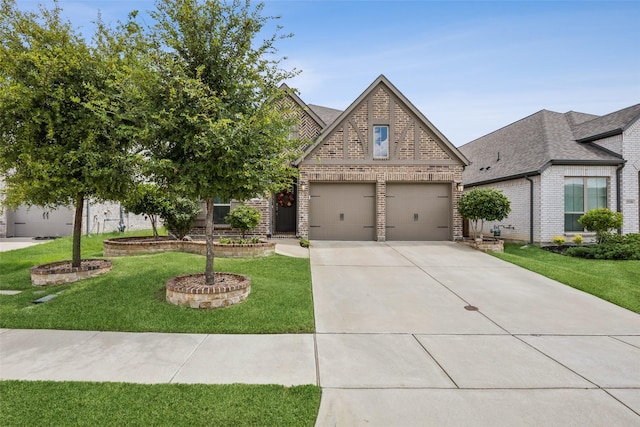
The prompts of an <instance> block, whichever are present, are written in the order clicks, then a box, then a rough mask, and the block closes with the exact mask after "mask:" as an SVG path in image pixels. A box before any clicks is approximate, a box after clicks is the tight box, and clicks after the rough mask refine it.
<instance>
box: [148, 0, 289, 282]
mask: <svg viewBox="0 0 640 427" xmlns="http://www.w3.org/2000/svg"><path fill="white" fill-rule="evenodd" d="M262 9H263V5H262V4H260V5H257V6H256V7H252V6H251V5H250V2H249V1H244V2H241V1H237V0H236V1H232V2H224V1H219V0H206V1H198V0H159V1H158V2H157V9H156V10H155V11H153V12H152V16H153V18H154V20H155V22H156V25H155V26H154V27H153V29H152V34H153V40H154V41H155V44H156V45H157V46H158V49H157V51H156V55H157V58H158V59H157V61H156V63H157V69H156V71H157V75H158V76H159V77H158V80H157V82H156V83H157V87H156V88H155V89H154V90H153V93H151V94H150V96H151V97H152V98H153V99H155V102H156V104H157V106H158V108H157V110H156V112H155V113H154V115H153V119H152V123H153V126H154V127H155V130H156V133H155V134H154V138H153V141H154V142H153V143H152V144H151V145H150V153H151V157H152V158H153V159H154V162H153V165H154V166H155V170H154V176H155V179H156V180H157V181H160V182H161V183H162V185H166V186H170V187H171V188H174V189H176V191H178V192H180V193H181V194H183V195H185V196H186V197H189V198H197V199H200V200H203V201H205V202H206V243H207V256H206V266H205V281H206V284H207V285H213V284H214V283H215V275H214V265H213V261H214V253H213V250H214V245H213V203H214V198H215V197H219V198H221V199H227V200H228V199H237V200H247V199H250V198H253V197H259V196H264V195H266V194H267V193H269V192H274V191H277V190H278V189H280V188H282V187H283V186H284V185H286V184H288V183H289V182H290V181H291V178H292V176H293V175H294V169H292V168H290V167H289V161H290V160H291V158H290V157H289V156H288V155H287V154H286V153H289V152H293V148H295V147H294V145H295V144H296V142H295V141H291V140H289V139H288V138H287V136H288V134H289V129H290V127H291V125H292V124H293V123H292V122H291V120H290V119H289V118H288V117H291V114H288V112H287V111H286V110H285V109H284V108H282V107H283V103H282V102H281V101H282V99H283V97H284V96H285V95H286V94H285V93H284V92H283V91H282V90H281V89H280V85H281V83H282V82H283V81H284V80H286V79H288V78H290V77H292V76H293V75H294V74H295V72H294V71H285V70H283V69H281V67H280V64H281V61H282V59H278V58H276V57H275V54H276V52H277V50H276V49H275V43H276V41H277V40H279V39H280V38H281V37H288V36H286V35H285V36H280V35H279V31H280V28H279V27H277V28H276V29H274V34H273V35H272V36H271V37H269V38H267V39H264V40H259V39H258V36H259V35H260V34H262V31H263V29H264V28H265V25H266V24H267V23H268V22H270V20H272V19H273V18H271V17H264V16H262Z"/></svg>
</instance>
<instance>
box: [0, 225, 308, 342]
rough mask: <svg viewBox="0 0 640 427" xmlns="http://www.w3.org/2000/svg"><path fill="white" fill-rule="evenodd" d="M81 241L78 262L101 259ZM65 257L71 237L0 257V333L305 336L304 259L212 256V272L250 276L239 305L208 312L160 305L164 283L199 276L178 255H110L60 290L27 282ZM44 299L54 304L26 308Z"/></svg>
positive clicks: (96, 242) (195, 259)
mask: <svg viewBox="0 0 640 427" xmlns="http://www.w3.org/2000/svg"><path fill="white" fill-rule="evenodd" d="M109 237H113V235H96V236H91V237H83V240H82V241H83V251H82V254H83V258H96V257H102V241H103V240H104V239H105V238H109ZM70 257H71V239H70V238H61V239H57V240H55V241H53V242H48V243H44V244H41V245H36V246H31V247H29V248H24V249H19V250H15V251H9V252H3V253H2V256H1V257H0V289H5V290H20V291H22V292H21V293H19V294H17V295H0V328H12V329H70V330H96V331H128V332H182V333H210V334H277V333H312V332H314V330H315V327H314V317H313V316H314V314H313V298H312V292H311V272H310V266H309V259H306V258H291V257H285V256H281V255H272V256H269V257H264V258H254V259H225V258H219V257H216V258H215V270H216V271H220V272H222V271H224V272H232V273H238V274H244V275H248V276H250V277H251V294H250V295H249V297H248V298H247V300H246V301H244V302H243V303H241V304H238V305H234V306H230V307H227V308H223V309H215V310H198V309H191V308H187V307H179V306H175V305H172V304H170V303H168V302H166V301H165V282H166V281H167V279H169V278H171V277H174V276H178V275H182V274H189V273H199V272H203V271H204V266H205V258H204V257H203V256H200V255H192V254H186V253H179V252H170V253H160V254H153V255H138V256H126V257H112V258H110V259H111V260H112V261H113V269H112V271H110V272H109V273H106V274H104V275H101V276H97V277H94V278H90V279H85V280H82V281H79V282H76V283H71V284H67V285H59V286H46V287H35V286H32V285H31V282H30V276H29V268H30V267H32V266H34V265H39V264H43V263H49V262H53V261H62V260H68V259H70ZM49 294H58V295H57V296H56V297H55V298H54V299H51V300H50V301H48V302H46V303H43V304H33V300H35V299H38V298H41V297H43V296H46V295H49Z"/></svg>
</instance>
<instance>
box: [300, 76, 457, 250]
mask: <svg viewBox="0 0 640 427" xmlns="http://www.w3.org/2000/svg"><path fill="white" fill-rule="evenodd" d="M375 125H386V126H389V157H388V159H383V160H380V159H373V126H375ZM462 159H463V157H462V156H461V155H459V153H456V149H455V148H454V147H453V146H451V145H450V143H448V141H446V140H445V139H444V137H442V136H441V135H440V134H439V132H438V131H437V130H436V129H435V128H433V126H432V125H431V124H430V123H429V122H428V121H427V120H426V119H424V117H423V116H422V115H421V114H420V113H419V112H418V111H417V110H415V108H414V107H413V106H411V104H410V103H409V102H408V101H407V100H406V99H405V98H404V96H403V95H402V94H400V93H399V92H398V91H397V90H396V89H395V88H393V87H392V86H391V85H390V84H389V83H388V81H386V79H384V78H382V79H379V80H378V81H377V82H374V84H373V85H372V86H371V87H370V88H369V90H367V91H365V93H364V94H363V95H362V96H361V97H360V98H359V100H358V101H357V102H356V103H354V104H353V105H352V107H351V108H350V109H349V110H347V112H345V113H344V114H343V115H342V116H341V118H340V120H339V122H337V123H334V124H332V125H331V126H329V127H328V128H327V129H325V132H324V133H323V134H322V135H321V141H320V142H319V143H318V144H317V145H316V146H315V148H314V149H313V150H312V151H311V152H310V153H308V154H307V156H306V157H305V160H304V161H303V162H301V164H300V165H299V170H300V174H299V180H298V188H299V190H298V191H299V194H298V200H299V205H298V234H299V235H300V236H303V237H308V236H309V199H310V193H309V190H310V185H311V184H312V183H314V182H342V183H356V182H368V183H375V184H376V239H377V240H378V241H384V240H386V187H387V183H389V182H393V183H403V182H404V183H449V184H450V185H451V195H452V197H451V206H450V215H451V221H450V225H451V227H450V229H451V230H452V233H451V236H450V238H451V239H457V238H460V237H462V218H461V217H460V215H459V214H458V212H457V209H456V208H455V206H456V205H457V201H458V199H459V198H460V196H461V192H459V191H457V190H456V185H455V183H456V182H460V181H461V180H462V171H463V168H464V164H465V163H464V162H465V160H462Z"/></svg>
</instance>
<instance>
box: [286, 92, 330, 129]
mask: <svg viewBox="0 0 640 427" xmlns="http://www.w3.org/2000/svg"><path fill="white" fill-rule="evenodd" d="M280 89H283V90H286V91H287V93H288V94H289V97H290V98H291V99H292V100H293V101H294V102H295V103H296V104H298V106H299V107H300V108H301V109H302V110H303V111H306V112H307V113H308V114H309V116H311V118H312V119H313V120H314V121H315V122H316V123H318V125H319V126H320V127H321V128H324V127H326V126H327V122H325V121H324V120H323V119H322V117H321V116H320V115H319V114H318V113H317V112H316V111H315V110H314V109H313V108H311V106H309V105H307V104H306V103H305V102H304V101H303V100H302V99H301V98H300V97H299V96H298V95H297V94H296V92H295V91H294V90H293V89H291V88H290V87H289V86H287V84H286V83H282V84H281V85H280Z"/></svg>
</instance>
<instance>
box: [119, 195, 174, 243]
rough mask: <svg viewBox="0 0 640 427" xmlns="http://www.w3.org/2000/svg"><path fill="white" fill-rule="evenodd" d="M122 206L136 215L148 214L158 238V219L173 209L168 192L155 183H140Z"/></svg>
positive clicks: (154, 235) (154, 234)
mask: <svg viewBox="0 0 640 427" xmlns="http://www.w3.org/2000/svg"><path fill="white" fill-rule="evenodd" d="M122 206H124V208H125V209H126V210H128V211H129V212H131V213H134V214H136V215H146V216H147V217H149V221H150V222H151V228H152V229H153V237H155V238H156V239H157V238H158V220H159V219H160V217H162V216H164V215H166V214H167V212H168V211H169V209H171V202H170V200H169V197H168V196H167V195H166V193H165V192H164V191H163V190H162V189H160V188H159V187H158V186H157V185H155V184H139V185H138V187H137V188H136V189H135V191H133V192H131V193H130V194H129V196H128V197H127V199H126V200H124V201H123V203H122Z"/></svg>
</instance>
